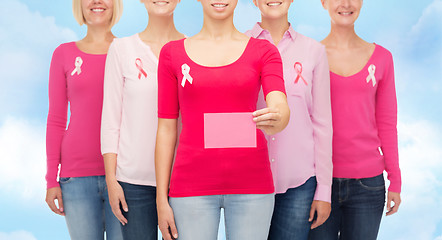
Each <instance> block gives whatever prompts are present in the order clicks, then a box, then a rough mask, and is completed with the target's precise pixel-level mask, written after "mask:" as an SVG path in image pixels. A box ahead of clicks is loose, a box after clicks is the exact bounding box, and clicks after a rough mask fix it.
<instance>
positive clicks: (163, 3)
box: [153, 1, 169, 6]
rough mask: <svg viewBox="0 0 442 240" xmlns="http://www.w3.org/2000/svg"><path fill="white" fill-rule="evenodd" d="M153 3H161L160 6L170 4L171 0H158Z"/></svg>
mask: <svg viewBox="0 0 442 240" xmlns="http://www.w3.org/2000/svg"><path fill="white" fill-rule="evenodd" d="M153 4H155V5H159V6H164V5H167V4H169V2H167V1H157V2H153Z"/></svg>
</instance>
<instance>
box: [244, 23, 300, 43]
mask: <svg viewBox="0 0 442 240" xmlns="http://www.w3.org/2000/svg"><path fill="white" fill-rule="evenodd" d="M289 24H290V23H289ZM263 34H265V35H264V36H263V37H264V38H266V39H267V37H270V34H269V32H268V31H267V30H264V29H263V28H262V27H261V23H260V22H257V23H256V24H255V26H253V28H252V30H251V35H252V37H254V38H259V37H260V36H261V35H263ZM296 34H297V33H296V31H295V30H294V29H293V28H292V24H290V26H289V29H288V30H287V31H286V32H285V33H284V36H283V39H284V38H290V39H291V40H292V41H294V40H295V38H296Z"/></svg>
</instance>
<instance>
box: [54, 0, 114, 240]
mask: <svg viewBox="0 0 442 240" xmlns="http://www.w3.org/2000/svg"><path fill="white" fill-rule="evenodd" d="M73 11H74V16H75V18H76V19H77V21H78V22H79V24H80V25H82V24H86V25H87V27H88V28H87V35H86V37H85V38H83V39H82V40H80V41H78V42H70V43H64V44H61V45H60V46H59V47H58V48H57V49H56V50H55V51H54V54H53V57H52V61H51V68H50V74H49V113H48V122H47V135H46V151H47V174H46V181H47V194H46V202H47V203H48V206H49V207H50V208H51V210H52V211H53V212H55V213H57V214H59V215H62V216H65V219H66V223H67V226H68V229H69V234H70V236H71V239H78V240H97V239H103V238H104V231H105V232H106V236H107V238H106V239H109V240H115V239H117V240H119V239H122V234H121V229H120V226H119V222H118V220H117V218H115V216H113V214H112V210H111V208H110V205H109V201H108V197H107V188H106V182H105V178H104V164H103V158H102V156H101V152H100V124H101V108H102V103H103V78H104V65H105V60H106V53H107V51H108V48H109V45H110V44H111V42H112V40H113V39H114V35H113V34H112V32H111V27H112V26H113V25H114V24H115V23H116V22H118V19H119V18H120V16H121V11H122V1H121V0H115V1H112V0H101V1H95V0H74V1H73ZM68 105H69V107H70V108H69V109H70V112H71V115H70V119H69V126H68V129H66V123H67V111H68ZM59 167H60V175H58V171H59ZM57 177H59V181H57ZM55 200H57V202H58V207H57V205H56V204H55Z"/></svg>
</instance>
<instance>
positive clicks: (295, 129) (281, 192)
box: [246, 0, 332, 240]
mask: <svg viewBox="0 0 442 240" xmlns="http://www.w3.org/2000/svg"><path fill="white" fill-rule="evenodd" d="M253 2H254V3H255V5H256V6H257V7H258V8H259V9H260V11H261V19H262V22H261V23H257V24H256V25H255V26H254V27H253V28H252V29H251V30H250V31H248V32H247V33H246V34H247V35H249V36H252V37H255V38H258V39H267V40H268V41H270V42H271V43H273V44H275V45H276V46H277V47H278V50H279V52H280V53H281V57H282V62H283V68H284V83H285V88H286V91H287V101H288V104H289V107H290V114H291V116H290V122H289V124H288V125H287V127H286V128H285V129H284V130H283V131H281V132H280V133H277V134H275V135H273V136H271V137H268V138H267V140H268V147H269V155H270V162H271V166H272V173H273V178H274V183H275V190H276V195H275V209H274V212H273V217H272V224H271V227H270V233H269V239H271V240H274V239H275V240H279V239H292V240H306V239H308V234H309V232H310V228H315V227H318V226H319V225H321V224H322V223H324V222H325V220H326V219H327V218H328V216H329V214H330V209H331V204H330V202H331V184H332V157H331V155H332V154H331V153H332V122H331V119H332V116H331V106H330V74H329V67H328V61H327V54H326V52H325V47H324V46H323V45H322V44H320V43H319V42H317V41H315V40H313V39H311V38H309V37H306V36H304V35H302V34H300V33H298V32H296V31H295V30H294V29H293V28H292V26H291V25H290V23H289V22H288V11H289V8H290V5H291V4H292V2H293V1H292V0H282V1H277V2H269V1H265V0H254V1H253ZM261 99H262V98H258V106H259V107H260V106H262V105H263V103H264V102H263V101H260V100H261ZM264 104H265V103H264ZM315 215H316V217H315Z"/></svg>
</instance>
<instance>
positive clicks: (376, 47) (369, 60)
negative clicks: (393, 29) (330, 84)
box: [330, 43, 379, 78]
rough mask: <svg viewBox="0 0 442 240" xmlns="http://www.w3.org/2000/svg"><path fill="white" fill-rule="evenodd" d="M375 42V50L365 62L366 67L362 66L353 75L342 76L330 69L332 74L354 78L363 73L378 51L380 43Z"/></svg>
mask: <svg viewBox="0 0 442 240" xmlns="http://www.w3.org/2000/svg"><path fill="white" fill-rule="evenodd" d="M373 44H374V50H373V52H372V53H371V56H370V58H368V61H367V62H366V63H365V65H364V67H362V69H361V70H359V71H358V72H356V73H354V74H352V75H349V76H342V75H339V74H337V73H334V72H332V71H330V74H332V75H335V76H338V77H340V78H353V77H355V76H357V75H359V74H361V73H362V72H363V71H364V70H365V69H366V68H367V67H368V66H369V64H370V63H371V61H372V59H373V56H374V55H375V53H376V52H377V50H378V47H379V45H377V44H376V43H373Z"/></svg>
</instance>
